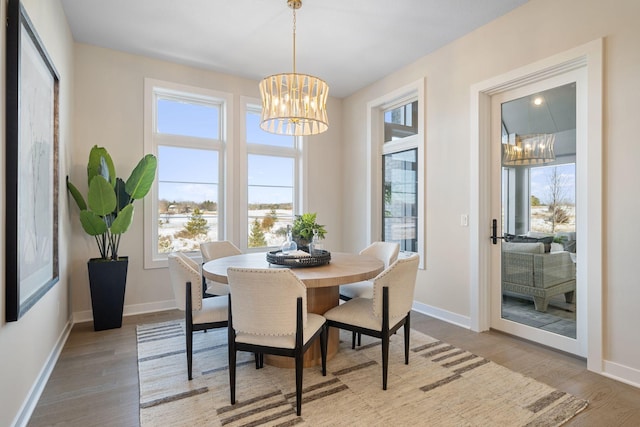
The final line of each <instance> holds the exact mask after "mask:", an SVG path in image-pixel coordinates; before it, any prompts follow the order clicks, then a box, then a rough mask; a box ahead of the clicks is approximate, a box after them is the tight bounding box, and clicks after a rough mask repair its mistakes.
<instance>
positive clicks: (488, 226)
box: [469, 39, 603, 372]
mask: <svg viewBox="0 0 640 427" xmlns="http://www.w3.org/2000/svg"><path fill="white" fill-rule="evenodd" d="M602 52H603V41H602V39H598V40H594V41H592V42H590V43H586V44H584V45H581V46H578V47H576V48H573V49H570V50H568V51H565V52H562V53H559V54H556V55H554V56H552V57H548V58H546V59H543V60H540V61H538V62H535V63H532V64H529V65H526V66H524V67H521V68H519V69H515V70H512V71H509V72H506V73H504V74H502V75H498V76H496V77H493V78H491V79H488V80H485V81H482V82H479V83H476V84H474V85H472V86H471V105H470V113H471V130H472V131H471V137H470V167H471V171H470V172H471V181H472V185H471V188H470V210H469V213H470V221H469V227H470V267H469V269H470V270H469V271H470V281H471V283H470V322H469V324H470V327H471V329H472V330H474V331H486V330H489V329H491V328H492V327H494V325H493V324H492V322H493V319H492V313H493V312H494V311H495V310H492V304H496V303H495V301H496V298H494V297H495V296H496V291H495V290H494V286H496V285H495V281H496V277H497V276H496V273H495V272H496V271H500V267H501V245H499V244H496V245H494V244H492V240H493V239H492V228H493V227H492V219H494V218H495V214H494V212H495V209H496V208H495V206H493V205H492V200H495V199H496V197H495V196H494V193H496V191H497V194H500V195H501V190H500V187H498V189H497V190H496V189H495V188H493V187H492V182H495V181H496V179H497V181H498V182H500V176H501V168H500V167H498V168H494V167H493V165H494V164H495V163H496V162H498V163H497V164H498V165H500V161H501V160H500V159H501V156H500V155H501V154H502V153H500V155H497V154H496V153H495V150H492V144H493V143H494V142H495V141H494V140H493V139H492V137H493V136H492V133H491V124H492V119H491V118H492V98H493V97H494V96H497V95H499V94H501V93H503V92H507V91H511V90H515V89H518V88H521V87H523V86H526V85H529V84H535V83H538V82H543V81H549V80H550V79H554V78H556V77H558V76H563V75H565V74H567V73H570V72H574V71H575V72H577V73H578V74H579V75H580V76H579V78H578V80H576V79H574V80H576V81H578V84H577V85H576V97H577V98H576V100H577V102H576V157H577V158H578V159H579V160H578V162H579V163H578V166H579V167H577V168H576V170H575V176H576V194H575V210H576V225H575V226H576V235H578V236H584V237H583V238H581V239H578V240H577V241H576V259H577V260H578V263H577V269H576V283H577V284H578V286H580V290H578V291H577V292H576V293H575V301H576V305H577V307H578V311H577V328H576V339H570V338H567V337H563V336H561V335H558V334H549V335H551V336H549V335H548V334H541V333H540V332H536V331H533V332H532V334H531V336H528V337H526V339H530V340H532V341H535V342H540V343H542V344H544V345H547V346H552V347H555V348H559V349H561V350H563V351H567V352H571V353H573V354H577V355H580V356H583V357H586V358H587V367H588V369H590V370H592V371H594V372H602V364H603V357H602V342H603V326H602V304H601V301H602V298H603V292H602V274H603V273H602V259H603V255H602V188H603V186H602V79H603V75H602V61H603V59H602ZM580 82H581V83H580ZM564 83H568V82H564ZM562 84H563V82H557V84H555V85H551V86H550V87H556V86H561V85H562ZM497 143H498V144H500V143H501V139H499V140H498V142H497ZM495 169H497V171H496V170H495ZM492 173H493V174H496V173H497V174H498V177H495V176H492ZM497 200H499V201H500V203H501V197H500V196H498V197H497ZM499 209H500V208H498V210H499ZM498 218H500V217H498ZM498 218H496V219H498ZM499 225H500V226H501V223H500V224H499ZM496 228H497V229H498V230H497V233H496V234H499V233H500V232H501V231H502V230H501V229H499V228H498V224H497V225H496ZM500 240H501V239H500ZM498 277H499V276H498ZM500 292H501V291H498V300H500V298H501V297H500ZM580 307H584V309H582V310H580V309H579V308H580ZM581 313H582V314H581ZM580 316H583V320H582V325H583V326H582V327H581V326H580V325H581V321H580ZM514 323H515V322H514ZM510 333H514V334H519V331H514V332H510ZM567 340H568V341H569V344H567V343H566V341H567Z"/></svg>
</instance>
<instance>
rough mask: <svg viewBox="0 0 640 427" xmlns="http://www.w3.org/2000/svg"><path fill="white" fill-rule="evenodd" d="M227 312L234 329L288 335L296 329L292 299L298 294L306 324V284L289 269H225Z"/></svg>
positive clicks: (251, 332) (258, 333) (255, 333)
mask: <svg viewBox="0 0 640 427" xmlns="http://www.w3.org/2000/svg"><path fill="white" fill-rule="evenodd" d="M227 279H228V282H229V288H230V290H231V316H232V318H233V328H234V329H235V330H236V331H237V332H245V333H248V334H254V335H272V336H277V335H292V334H295V332H296V300H297V298H298V297H302V322H303V327H306V325H307V288H306V286H305V285H304V283H302V281H300V279H298V278H297V277H296V275H295V274H293V273H292V272H291V270H289V269H281V268H278V269H268V268H265V269H255V268H254V269H251V268H235V267H229V269H227Z"/></svg>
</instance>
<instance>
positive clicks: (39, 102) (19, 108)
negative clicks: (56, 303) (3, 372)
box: [5, 0, 59, 321]
mask: <svg viewBox="0 0 640 427" xmlns="http://www.w3.org/2000/svg"><path fill="white" fill-rule="evenodd" d="M6 43H7V46H6V54H7V58H6V67H7V70H6V78H7V81H6V138H5V144H6V166H5V171H6V180H5V182H6V203H5V206H6V217H5V218H6V219H5V221H6V224H5V233H6V277H5V279H6V280H5V286H6V289H5V296H6V310H5V313H6V320H7V321H15V320H18V319H19V318H20V317H21V316H22V315H23V314H24V313H26V312H27V310H29V309H30V308H31V307H33V305H34V304H35V303H36V302H38V300H39V299H40V298H42V296H43V295H45V294H46V293H47V291H48V290H49V289H51V288H52V287H53V286H54V285H55V284H56V283H57V282H58V278H59V260H58V85H59V76H58V73H57V71H56V69H55V67H54V66H53V63H52V62H51V59H50V58H49V55H48V54H47V52H46V50H45V48H44V45H43V44H42V41H41V40H40V38H39V37H38V34H37V32H36V30H35V28H34V27H33V24H32V23H31V21H30V19H29V17H28V16H27V13H26V11H25V9H24V7H23V6H22V4H21V3H20V1H19V0H9V2H8V4H7V35H6Z"/></svg>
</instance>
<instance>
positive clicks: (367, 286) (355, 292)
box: [340, 242, 400, 348]
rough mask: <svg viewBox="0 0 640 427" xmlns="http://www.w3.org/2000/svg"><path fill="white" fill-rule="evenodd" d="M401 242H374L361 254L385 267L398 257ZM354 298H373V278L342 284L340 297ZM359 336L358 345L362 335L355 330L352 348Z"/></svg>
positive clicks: (344, 299) (345, 298)
mask: <svg viewBox="0 0 640 427" xmlns="http://www.w3.org/2000/svg"><path fill="white" fill-rule="evenodd" d="M399 253H400V244H399V243H393V242H373V243H372V244H370V245H369V246H367V247H366V248H364V249H363V250H361V251H360V255H369V256H372V257H375V258H378V259H379V260H380V261H382V262H384V268H387V267H389V266H390V265H391V264H393V263H394V262H395V261H396V260H397V259H398V254H399ZM352 298H373V283H372V282H371V280H363V281H360V282H354V283H347V284H346V285H341V286H340V299H341V300H343V301H349V300H350V299H352ZM356 335H357V336H358V345H360V344H361V343H362V336H361V335H360V334H356V333H355V332H353V334H352V343H353V344H352V348H353V347H355V338H356Z"/></svg>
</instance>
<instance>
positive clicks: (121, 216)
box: [111, 205, 133, 234]
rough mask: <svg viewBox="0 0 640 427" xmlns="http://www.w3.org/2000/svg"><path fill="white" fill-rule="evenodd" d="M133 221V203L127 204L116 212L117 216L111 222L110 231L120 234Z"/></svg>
mask: <svg viewBox="0 0 640 427" xmlns="http://www.w3.org/2000/svg"><path fill="white" fill-rule="evenodd" d="M132 222H133V205H127V206H125V208H124V209H122V210H121V211H120V213H118V216H117V217H116V219H115V220H114V221H113V224H111V233H113V234H122V233H124V232H125V231H127V230H128V229H129V226H130V225H131V223H132Z"/></svg>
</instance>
